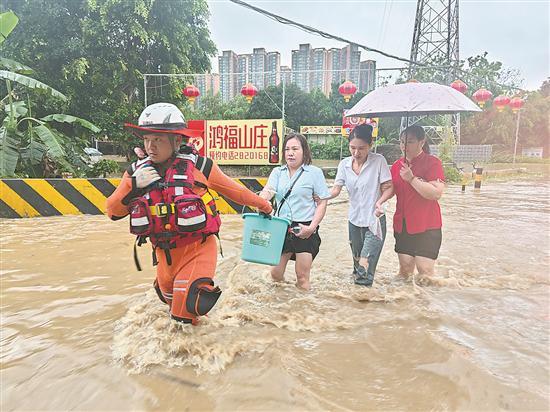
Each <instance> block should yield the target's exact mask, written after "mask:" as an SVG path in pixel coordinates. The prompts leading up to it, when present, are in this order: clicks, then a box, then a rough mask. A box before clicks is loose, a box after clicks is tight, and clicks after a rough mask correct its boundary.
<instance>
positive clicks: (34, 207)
mask: <svg viewBox="0 0 550 412" xmlns="http://www.w3.org/2000/svg"><path fill="white" fill-rule="evenodd" d="M233 180H235V181H236V182H237V183H239V184H241V185H243V186H245V187H247V188H248V189H250V190H252V191H253V192H256V193H257V192H259V191H260V190H262V188H263V187H264V185H265V183H266V181H267V179H265V178H262V179H256V178H242V179H236V178H235V179H233ZM119 182H120V179H118V178H117V179H1V180H0V217H1V218H22V217H37V216H63V215H80V214H83V215H101V214H105V201H106V199H107V197H109V196H110V195H111V193H113V191H114V190H115V188H116V187H117V186H118V184H119ZM211 192H212V194H213V195H214V197H215V198H216V206H217V208H218V210H219V211H220V213H223V214H235V213H242V212H245V213H246V212H251V211H252V210H251V209H250V208H248V207H243V206H242V205H239V204H238V203H235V202H233V201H232V200H230V199H228V198H226V197H224V196H222V195H219V194H217V193H216V192H214V191H211Z"/></svg>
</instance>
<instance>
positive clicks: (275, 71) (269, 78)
mask: <svg viewBox="0 0 550 412" xmlns="http://www.w3.org/2000/svg"><path fill="white" fill-rule="evenodd" d="M266 72H267V74H266V76H265V77H266V78H265V82H266V86H277V85H278V84H279V83H280V82H281V54H280V53H279V52H278V51H275V52H269V53H267V62H266Z"/></svg>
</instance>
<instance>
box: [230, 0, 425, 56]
mask: <svg viewBox="0 0 550 412" xmlns="http://www.w3.org/2000/svg"><path fill="white" fill-rule="evenodd" d="M229 1H230V2H231V3H235V4H238V5H239V6H242V7H246V8H247V9H250V10H253V11H255V12H257V13H260V14H263V15H264V16H267V17H269V18H270V19H273V20H275V21H277V22H279V23H283V24H288V25H290V26H294V27H297V28H299V29H300V30H304V31H306V32H308V33H312V34H317V35H319V36H322V37H324V38H326V39H333V40H338V41H341V42H343V43H348V44H355V45H356V46H358V47H361V48H362V49H364V50H366V51H369V52H373V53H378V54H381V55H382V56H386V57H388V58H390V59H395V60H399V61H402V62H405V63H410V64H414V65H416V66H425V64H423V63H419V62H416V61H413V60H409V59H406V58H404V57H399V56H395V55H393V54H389V53H386V52H383V51H382V50H378V49H374V48H372V47H368V46H365V45H364V44H360V43H357V42H354V41H351V40H348V39H344V38H343V37H340V36H336V35H334V34H330V33H327V32H325V31H322V30H319V29H316V28H314V27H311V26H307V25H305V24H302V23H298V22H296V21H294V20H290V19H287V18H286V17H283V16H279V15H277V14H274V13H271V12H269V11H267V10H264V9H261V8H259V7H256V6H253V5H251V4H248V3H245V2H244V1H241V0H229Z"/></svg>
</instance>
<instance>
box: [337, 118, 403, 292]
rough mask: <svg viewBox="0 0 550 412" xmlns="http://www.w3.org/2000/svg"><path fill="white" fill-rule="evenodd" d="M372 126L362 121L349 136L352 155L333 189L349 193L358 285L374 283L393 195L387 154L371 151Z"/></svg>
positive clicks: (354, 266) (343, 163)
mask: <svg viewBox="0 0 550 412" xmlns="http://www.w3.org/2000/svg"><path fill="white" fill-rule="evenodd" d="M371 148H372V126H370V125H366V124H362V125H359V126H357V127H355V129H353V130H352V132H351V133H350V136H349V151H350V153H351V156H350V157H346V158H345V159H342V161H341V162H340V164H339V165H338V172H337V173H336V179H335V180H334V186H333V187H332V190H331V198H334V197H336V196H338V195H339V194H340V192H341V190H342V186H346V188H347V190H348V193H349V202H350V204H349V213H348V220H349V222H348V228H349V242H350V245H351V251H352V255H353V275H354V277H355V283H356V284H357V285H363V286H369V287H370V286H372V283H373V281H374V273H375V271H376V265H377V264H378V259H379V258H380V253H381V252H382V246H383V245H384V239H385V237H386V216H385V215H384V214H383V212H382V207H381V205H382V203H383V202H385V201H386V200H387V199H389V198H390V197H391V195H392V193H393V192H392V190H391V189H392V178H391V173H390V169H389V167H388V163H387V162H386V159H385V158H384V156H382V155H380V154H377V153H373V152H371V151H370V150H371Z"/></svg>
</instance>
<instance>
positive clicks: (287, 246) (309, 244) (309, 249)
mask: <svg viewBox="0 0 550 412" xmlns="http://www.w3.org/2000/svg"><path fill="white" fill-rule="evenodd" d="M298 223H301V224H302V225H309V224H310V223H311V222H292V223H291V224H290V227H291V228H292V227H294V226H298ZM319 246H321V237H320V236H319V227H317V229H316V230H315V232H314V233H313V234H312V235H311V236H310V237H308V238H307V239H302V238H299V237H297V236H295V235H294V234H293V233H287V235H286V237H285V243H284V245H283V253H292V256H291V257H290V259H291V260H296V253H304V252H306V253H311V257H312V259H315V256H317V254H318V253H319Z"/></svg>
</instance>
